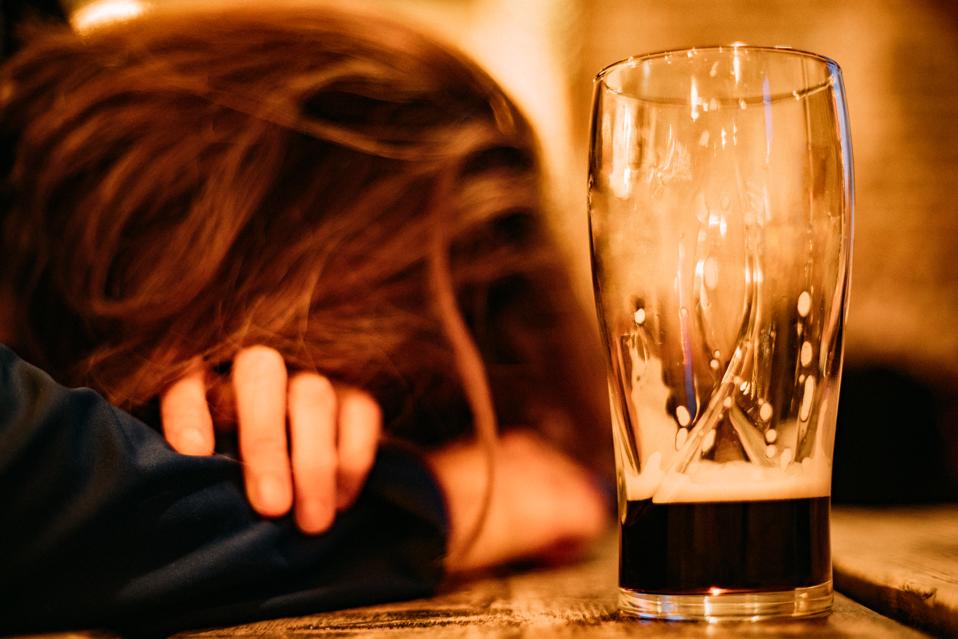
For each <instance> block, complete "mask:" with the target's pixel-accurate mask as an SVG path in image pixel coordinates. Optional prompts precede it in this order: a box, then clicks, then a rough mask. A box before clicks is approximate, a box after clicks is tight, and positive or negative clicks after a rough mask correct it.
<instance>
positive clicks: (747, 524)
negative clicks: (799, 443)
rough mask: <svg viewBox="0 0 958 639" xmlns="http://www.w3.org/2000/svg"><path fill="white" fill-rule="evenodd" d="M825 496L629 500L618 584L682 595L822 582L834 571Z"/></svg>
mask: <svg viewBox="0 0 958 639" xmlns="http://www.w3.org/2000/svg"><path fill="white" fill-rule="evenodd" d="M829 504H830V499H829V498H828V497H817V498H812V499H780V500H769V501H740V502H707V503H670V504H657V503H653V502H652V500H651V499H649V500H643V501H630V502H628V507H627V511H626V518H625V523H624V524H622V535H621V541H620V543H621V549H620V550H621V552H620V553H619V557H620V560H619V561H620V564H619V585H620V586H621V587H623V588H629V589H630V590H635V591H639V592H649V593H657V594H675V595H679V594H708V593H709V591H710V589H713V588H720V589H722V590H724V591H738V592H747V591H776V590H791V589H793V588H801V587H806V586H816V585H818V584H822V583H824V582H826V581H829V580H830V579H831V556H830V552H829V536H828V535H829V533H828V530H829V529H828V511H829ZM713 592H714V591H713Z"/></svg>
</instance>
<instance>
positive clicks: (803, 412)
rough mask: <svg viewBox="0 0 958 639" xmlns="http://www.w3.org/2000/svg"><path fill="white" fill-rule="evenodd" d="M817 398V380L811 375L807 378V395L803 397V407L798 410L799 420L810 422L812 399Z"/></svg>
mask: <svg viewBox="0 0 958 639" xmlns="http://www.w3.org/2000/svg"><path fill="white" fill-rule="evenodd" d="M814 397H815V378H814V377H813V376H811V375H809V376H808V377H806V378H805V393H804V394H803V395H802V407H801V408H800V409H799V410H798V418H799V419H800V420H801V421H803V422H807V421H808V416H809V415H810V414H811V412H812V399H813V398H814Z"/></svg>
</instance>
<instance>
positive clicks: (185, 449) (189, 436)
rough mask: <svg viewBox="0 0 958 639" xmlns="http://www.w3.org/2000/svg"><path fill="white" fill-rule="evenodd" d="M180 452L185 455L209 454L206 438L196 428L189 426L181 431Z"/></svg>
mask: <svg viewBox="0 0 958 639" xmlns="http://www.w3.org/2000/svg"><path fill="white" fill-rule="evenodd" d="M179 444H180V452H181V453H183V454H184V455H205V454H207V446H206V438H205V437H203V433H201V432H200V431H199V430H198V429H196V428H188V429H186V430H184V431H183V432H182V433H180V437H179Z"/></svg>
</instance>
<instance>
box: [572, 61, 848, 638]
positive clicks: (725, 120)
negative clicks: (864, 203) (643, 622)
mask: <svg viewBox="0 0 958 639" xmlns="http://www.w3.org/2000/svg"><path fill="white" fill-rule="evenodd" d="M593 106H594V108H593V112H592V113H593V120H592V141H591V148H590V175H589V219H590V226H591V239H592V265H593V276H594V286H595V299H596V306H597V309H598V316H599V322H600V325H601V329H602V333H603V338H604V341H605V345H606V348H607V352H608V356H609V388H610V397H611V402H612V416H613V431H614V435H615V455H616V465H617V475H618V491H619V514H620V523H621V553H620V572H619V586H620V608H621V610H622V611H624V612H625V613H626V614H632V615H637V616H641V617H649V618H659V619H662V618H665V619H706V620H711V621H715V620H722V619H752V620H758V619H763V618H772V617H784V616H787V617H796V616H811V615H820V614H825V613H827V612H828V611H829V610H830V608H831V602H832V582H831V556H830V551H829V523H828V515H829V495H830V484H831V467H832V449H833V443H834V434H835V417H836V410H837V407H838V389H839V378H840V374H841V365H842V333H843V326H844V321H845V309H846V300H847V295H848V285H849V268H850V257H851V243H852V242H851V240H852V206H853V183H852V181H853V178H852V152H851V142H850V138H849V130H848V118H847V113H846V108H845V94H844V89H843V85H842V77H841V71H840V69H839V67H838V65H837V64H836V63H835V62H833V61H832V60H829V59H828V58H825V57H822V56H820V55H815V54H812V53H806V52H802V51H796V50H793V49H786V48H779V47H775V48H762V47H748V46H742V45H733V46H728V47H710V48H701V49H689V50H684V51H670V52H662V53H656V54H650V55H645V56H639V57H634V58H630V59H628V60H624V61H621V62H618V63H616V64H613V65H611V66H609V67H607V68H606V69H604V70H603V71H602V72H601V73H599V75H598V76H597V77H596V85H595V98H594V105H593Z"/></svg>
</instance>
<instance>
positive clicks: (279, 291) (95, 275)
mask: <svg viewBox="0 0 958 639" xmlns="http://www.w3.org/2000/svg"><path fill="white" fill-rule="evenodd" d="M0 149H3V150H4V151H3V152H4V153H8V155H7V157H5V158H4V159H3V170H2V175H3V190H2V193H3V195H2V197H3V200H2V205H0V206H2V210H3V219H2V222H3V227H2V231H3V235H2V248H3V254H4V255H5V256H6V258H5V259H6V263H5V265H4V269H3V288H4V291H5V293H6V301H7V303H6V304H5V305H4V306H5V308H6V309H7V313H6V315H7V317H6V318H5V320H6V321H5V325H6V326H5V327H6V332H7V334H8V335H9V341H10V342H12V343H13V345H14V346H15V348H16V350H17V352H18V353H19V355H20V356H22V357H23V358H24V359H26V360H28V361H30V362H32V363H34V364H37V365H39V366H41V367H42V368H43V369H44V370H46V371H47V372H49V373H51V374H52V375H53V377H54V378H55V379H56V380H57V381H59V382H61V383H64V384H67V385H70V386H76V385H87V386H90V387H92V388H93V389H95V390H96V391H97V392H99V393H100V394H102V395H103V397H105V398H106V399H107V400H109V401H110V402H112V403H113V404H115V405H117V406H120V407H121V408H124V409H126V410H128V411H131V412H133V413H134V414H135V415H137V416H139V417H140V418H141V419H143V420H144V421H146V422H147V423H153V424H155V425H157V426H158V425H159V424H160V423H161V422H162V424H163V428H164V432H165V434H166V435H167V438H168V439H169V440H170V443H171V444H172V445H173V447H174V448H176V449H177V450H178V451H180V452H182V453H187V454H191V455H193V456H190V457H186V456H182V455H176V454H174V453H173V452H171V451H169V450H168V449H165V448H164V447H163V446H162V445H161V444H160V443H159V442H158V438H156V437H154V436H153V435H152V434H151V433H150V432H148V431H147V430H145V427H142V425H141V424H139V423H138V422H135V421H134V420H132V419H131V418H129V417H128V416H126V415H125V414H121V413H118V412H115V411H113V410H112V409H110V408H109V407H108V406H106V404H104V403H103V402H102V400H100V399H99V398H96V397H91V396H90V395H88V394H84V395H77V394H76V393H75V392H70V391H66V390H64V389H62V388H59V387H57V386H55V385H54V384H53V383H52V382H51V381H50V380H49V379H47V378H45V377H44V376H43V375H42V374H41V373H39V371H37V370H36V369H33V368H32V367H30V366H28V365H26V364H24V363H23V362H21V361H20V360H19V359H18V358H17V357H16V356H14V355H13V354H12V353H11V352H9V351H4V352H3V357H2V358H0V360H2V363H3V365H4V368H3V370H4V377H3V380H4V385H5V386H6V390H5V392H6V395H5V403H4V404H0V406H4V405H5V406H6V408H5V411H6V412H5V413H4V414H0V444H3V445H4V446H5V447H6V448H7V450H8V451H10V452H9V453H8V454H7V456H6V457H5V458H0V491H2V494H0V498H4V499H5V502H4V503H9V504H12V505H13V513H14V514H15V515H17V517H18V518H20V519H21V521H22V525H21V526H20V527H18V529H17V530H15V531H10V532H8V533H7V534H6V537H7V538H6V539H2V542H3V545H4V546H5V547H7V548H11V549H13V550H15V551H16V553H14V554H12V555H11V557H10V558H9V559H8V560H7V565H5V566H0V575H4V576H5V577H7V582H6V583H5V584H4V587H5V589H7V588H9V590H10V592H11V593H14V592H15V593H16V594H13V595H11V597H8V598H7V599H6V600H5V605H7V606H8V608H9V610H8V611H4V612H5V614H2V615H0V618H2V619H4V621H5V622H6V623H7V624H9V625H10V628H13V629H22V628H31V627H34V626H44V625H48V626H70V625H77V624H80V625H90V624H93V625H102V624H109V625H118V626H121V627H134V628H142V627H164V628H169V627H182V626H186V625H200V624H212V623H227V622H232V621H237V620H240V619H244V618H252V617H258V616H268V615H276V614H293V613H296V612H304V611H308V610H316V609H322V608H329V607H335V606H343V605H357V604H360V603H366V602H369V601H375V600H381V599H386V598H396V597H405V596H414V595H419V594H423V593H425V592H428V591H429V590H430V589H431V588H432V587H434V585H435V583H436V581H437V579H438V578H439V576H440V574H441V572H440V569H439V566H438V564H437V563H436V556H437V555H440V554H442V551H443V547H444V546H445V549H446V550H447V551H448V552H446V553H445V555H446V558H445V560H444V566H445V568H446V569H447V570H453V571H454V570H466V569H473V568H481V567H483V566H487V565H491V564H493V563H497V562H502V561H508V560H511V559H515V558H518V557H521V556H528V555H542V554H543V553H546V552H548V551H549V549H550V548H552V547H555V546H558V545H562V544H563V543H565V542H568V541H570V540H571V541H574V542H579V541H581V540H583V539H587V538H589V537H590V536H592V535H594V534H595V533H596V532H597V531H598V530H599V529H600V528H601V525H602V516H601V513H600V510H601V502H600V498H599V496H598V495H597V493H596V492H595V489H594V488H593V487H591V486H590V484H589V480H588V479H587V475H586V473H585V471H584V470H582V468H581V467H579V466H577V465H576V464H574V463H573V462H572V461H570V460H569V459H568V458H567V457H565V456H564V455H563V454H561V453H559V452H558V451H556V450H554V449H552V448H551V447H549V446H548V445H546V444H545V443H544V441H543V439H542V437H534V436H532V435H529V434H527V433H526V434H523V431H519V432H517V433H514V434H507V435H505V436H503V438H502V440H501V443H500V444H499V445H498V446H497V445H496V444H495V432H496V424H497V422H498V423H501V424H503V425H505V426H507V427H508V426H513V425H515V426H523V427H527V428H531V429H534V430H537V431H539V433H540V434H541V436H544V437H546V438H548V439H549V440H551V441H552V442H554V443H555V444H557V445H558V446H559V447H560V448H564V449H566V450H567V451H570V452H573V453H576V454H577V455H578V456H579V458H580V461H583V462H589V461H594V460H595V459H596V458H598V456H600V455H602V454H603V453H604V452H605V450H607V448H606V447H605V439H604V436H603V435H604V433H605V431H606V425H605V421H604V420H603V419H602V417H601V416H602V409H601V408H600V404H599V402H597V401H596V398H597V397H600V396H601V391H598V384H601V380H602V377H601V375H597V374H594V373H595V372H596V371H598V370H600V368H599V366H597V365H596V364H595V362H594V361H592V359H593V357H592V356H593V354H592V352H591V351H590V350H589V349H588V348H586V347H585V346H583V343H582V337H581V336H582V334H583V333H582V326H583V323H582V318H581V317H579V315H578V313H577V312H576V309H575V308H574V304H573V302H572V295H571V291H570V289H569V287H568V283H567V282H566V279H565V278H566V276H565V273H564V271H563V269H562V268H561V266H560V264H559V261H558V258H557V255H556V251H555V250H554V248H553V246H552V244H551V243H550V241H549V239H548V237H547V236H546V233H545V230H544V228H543V221H542V219H541V199H540V196H539V192H538V189H539V183H538V172H537V166H536V155H535V145H534V141H533V136H532V134H531V131H530V129H529V127H528V125H527V124H526V123H525V121H524V119H523V117H522V116H521V114H520V113H519V112H518V111H517V110H516V109H515V107H514V106H512V104H511V103H510V101H509V100H508V99H507V98H506V97H505V96H504V95H503V94H502V92H501V90H500V89H498V87H497V86H496V85H495V84H494V83H493V82H492V81H491V80H489V79H488V77H486V76H485V75H484V74H483V73H481V72H480V71H479V70H478V69H476V68H475V67H473V66H472V65H470V64H469V63H467V62H464V61H463V60H462V59H461V58H460V57H458V56H457V55H455V54H453V53H450V52H449V51H448V50H446V49H444V48H442V47H439V46H437V45H435V44H433V43H432V42H430V41H428V40H427V39H425V38H423V37H421V36H420V35H418V34H416V33H414V32H412V31H410V30H408V29H405V28H402V27H400V26H397V25H394V24H391V23H389V22H386V21H383V20H379V19H376V18H373V17H371V16H361V17H357V16H353V15H348V14H342V13H338V12H333V11H327V10H320V9H315V8H314V9H288V10H276V11H274V10H270V11H268V12H267V11H262V10H255V9H230V10H228V11H207V12H203V11H193V12H190V13H189V14H184V13H176V14H173V13H170V14H162V13H158V14H155V15H151V16H149V17H148V18H144V19H142V20H139V21H136V22H131V23H128V24H126V25H123V26H119V27H115V28H112V29H104V30H101V31H99V32H96V33H94V34H91V35H89V36H87V37H85V38H83V39H82V40H81V39H79V38H77V37H76V36H74V35H72V34H70V33H68V32H66V31H52V32H40V33H37V34H34V36H33V38H32V40H31V42H30V44H29V46H27V47H26V48H25V49H24V50H23V51H22V52H20V53H19V54H18V55H17V56H16V57H14V58H13V59H12V60H11V61H10V62H9V63H8V64H7V65H5V67H4V70H3V75H2V80H0ZM8 150H9V151H8ZM11 389H12V390H11ZM38 389H39V390H38ZM234 397H235V399H234ZM207 398H208V399H209V402H210V409H209V412H206V411H207V409H206V406H205V401H206V400H207ZM30 406H33V407H36V406H40V407H41V408H42V409H35V410H34V413H32V414H31V413H29V410H28V409H29V407H30ZM19 408H22V409H23V410H19ZM114 422H118V424H117V423H114ZM214 423H215V424H216V425H217V426H218V427H219V429H220V430H222V431H228V430H230V429H231V428H232V427H234V426H235V427H236V428H237V429H238V440H239V449H240V450H239V453H240V456H241V458H242V460H243V462H244V467H243V468H242V469H241V467H240V466H239V464H237V463H236V462H235V461H233V460H232V459H231V458H228V457H224V456H215V457H209V456H207V454H208V453H210V452H212V448H213V445H212V429H213V424H214ZM380 423H381V424H382V428H383V430H384V431H385V433H387V439H388V440H390V441H393V442H401V447H400V448H398V449H397V448H396V447H395V446H385V447H384V448H383V449H381V450H380V452H379V453H378V456H376V457H375V463H374V461H373V460H374V454H375V453H374V450H375V446H376V444H377V439H378V437H377V435H378V431H379V428H380ZM287 425H288V428H289V436H290V440H291V442H290V443H291V445H292V447H291V449H290V453H289V454H290V458H289V459H287V447H286V441H285V437H286V428H287ZM118 431H119V432H120V434H117V432H118ZM320 432H321V433H322V435H321V436H320V435H319V434H318V433H320ZM473 432H475V433H476V435H477V438H478V440H479V442H480V444H475V443H473V444H470V443H469V440H468V439H466V440H463V438H464V437H468V436H469V435H471V434H472V433H473ZM331 433H332V434H331ZM357 433H358V434H357ZM347 444H348V445H347ZM410 446H413V447H415V451H416V452H412V453H410V452H409V447H410ZM334 447H336V448H337V451H336V454H337V456H338V458H337V460H336V461H335V463H334V464H333V466H338V469H334V470H330V468H331V466H330V462H329V457H330V455H329V449H330V448H334ZM264 451H265V452H264ZM104 456H105V457H104ZM318 457H323V458H324V459H325V461H324V462H323V463H317V461H316V459H317V458H318ZM34 459H40V460H41V461H42V463H40V464H31V463H30V461H29V460H34ZM104 459H107V460H108V462H104ZM357 460H358V461H357ZM422 460H425V464H426V466H425V467H424V466H423V463H424V462H423V461H422ZM63 464H66V467H67V469H68V470H66V471H65V470H64V467H63ZM241 472H242V473H243V475H244V480H245V486H246V491H247V493H248V494H249V497H250V501H251V503H252V506H253V508H255V510H256V511H257V512H258V513H260V514H263V515H267V516H270V517H279V516H281V515H284V514H285V513H286V512H288V511H289V510H290V507H291V506H293V504H294V502H295V506H293V510H294V511H295V517H296V522H297V523H298V525H299V527H300V528H301V529H302V530H304V531H306V532H310V533H319V532H324V534H322V535H320V536H318V537H314V538H309V537H304V536H300V535H298V534H296V532H295V531H294V530H293V526H292V525H291V524H290V522H289V520H288V519H286V518H279V519H271V520H260V519H258V518H257V517H255V514H254V513H252V512H250V511H249V509H248V507H246V505H245V504H244V503H242V502H241V500H240V499H238V496H241V493H240V492H239V490H238V488H237V484H238V482H239V477H238V476H239V474H240V473H241ZM367 472H368V473H369V479H368V482H367V484H366V487H365V488H364V489H363V490H362V493H360V486H361V485H362V482H363V479H364V477H365V475H366V473H367ZM71 477H72V478H73V482H72V483H71V480H70V478H71ZM485 478H494V480H493V481H491V483H489V482H486V481H484V479H485ZM516 484H519V485H521V486H523V488H524V490H523V491H522V492H519V491H517V490H516V489H515V486H516ZM24 485H28V486H30V487H32V489H33V490H36V491H38V492H39V493H41V494H42V498H43V499H46V500H49V503H50V504H51V507H50V511H48V512H43V513H41V512H39V509H38V506H37V498H38V496H39V495H37V494H29V491H25V490H24ZM317 486H319V488H317ZM490 486H491V487H490ZM437 489H438V492H437ZM333 493H335V497H333V496H332V495H333ZM353 502H355V505H354V506H353V507H352V508H347V506H349V505H350V504H352V503H353ZM437 504H439V505H438V506H437ZM334 506H335V508H334ZM334 509H339V510H340V511H341V512H339V513H338V514H337V515H334ZM334 516H335V522H333V518H334ZM387 531H388V534H387ZM447 534H448V537H447ZM436 540H438V542H437V541H436ZM105 544H106V545H105ZM108 547H111V548H114V549H115V550H117V552H115V553H112V556H111V553H109V552H105V550H104V549H105V548H108ZM104 562H105V563H104ZM84 580H86V581H87V582H88V584H87V587H86V588H81V586H80V584H83V583H84ZM91 580H92V581H91ZM41 593H43V596H44V599H43V600H42V601H40V599H39V597H40V595H41ZM38 602H39V603H38ZM43 611H47V614H46V617H45V618H43V619H42V623H41V622H38V621H37V620H38V619H39V618H40V617H39V615H41V614H42V613H43ZM8 620H9V621H8Z"/></svg>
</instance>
